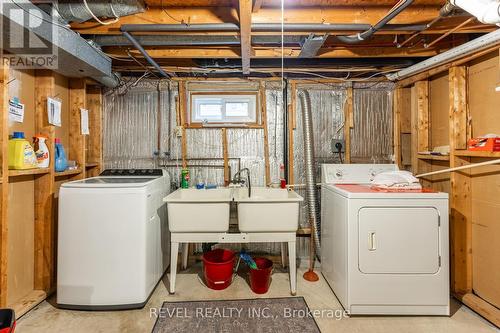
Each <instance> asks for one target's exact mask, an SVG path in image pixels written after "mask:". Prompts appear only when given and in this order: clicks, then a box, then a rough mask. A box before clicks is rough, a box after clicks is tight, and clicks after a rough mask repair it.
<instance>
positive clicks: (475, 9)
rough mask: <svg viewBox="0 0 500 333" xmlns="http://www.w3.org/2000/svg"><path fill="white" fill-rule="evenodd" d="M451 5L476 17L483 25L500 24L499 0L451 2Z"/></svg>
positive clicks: (456, 0) (458, 0) (455, 0)
mask: <svg viewBox="0 0 500 333" xmlns="http://www.w3.org/2000/svg"><path fill="white" fill-rule="evenodd" d="M450 3H451V4H452V5H454V6H457V7H460V8H462V9H463V10H465V11H466V12H468V13H470V14H472V15H474V16H475V17H477V19H478V20H479V21H480V22H482V23H485V24H496V25H499V24H500V2H498V1H497V0H450Z"/></svg>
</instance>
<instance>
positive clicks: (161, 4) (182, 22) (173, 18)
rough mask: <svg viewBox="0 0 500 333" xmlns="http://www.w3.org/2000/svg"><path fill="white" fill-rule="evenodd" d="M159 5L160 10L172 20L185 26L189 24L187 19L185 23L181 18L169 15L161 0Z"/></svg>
mask: <svg viewBox="0 0 500 333" xmlns="http://www.w3.org/2000/svg"><path fill="white" fill-rule="evenodd" d="M160 6H161V10H162V11H164V12H165V14H167V16H168V17H170V18H171V19H172V20H174V21H175V22H177V23H180V24H185V25H186V26H189V20H188V23H186V22H185V21H184V20H183V19H181V20H179V19H176V18H175V17H173V16H172V15H170V13H169V12H167V9H166V8H165V6H163V0H161V1H160Z"/></svg>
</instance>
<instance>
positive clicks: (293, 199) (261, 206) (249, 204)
mask: <svg viewBox="0 0 500 333" xmlns="http://www.w3.org/2000/svg"><path fill="white" fill-rule="evenodd" d="M303 200H304V198H302V197H301V196H300V195H298V194H297V193H296V192H295V191H289V190H286V189H278V188H267V187H257V188H255V187H252V190H251V197H248V189H247V188H238V189H235V192H234V201H235V202H237V204H238V226H239V229H240V231H241V232H295V231H297V228H298V226H299V203H300V202H301V201H303Z"/></svg>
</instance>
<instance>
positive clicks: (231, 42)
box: [84, 34, 306, 47]
mask: <svg viewBox="0 0 500 333" xmlns="http://www.w3.org/2000/svg"><path fill="white" fill-rule="evenodd" d="M84 37H86V38H87V39H91V40H93V41H94V42H95V43H96V44H98V45H100V46H101V47H104V46H132V43H131V42H130V41H129V40H128V39H127V38H125V37H124V36H117V35H94V36H84ZM134 37H135V39H136V40H137V41H138V42H139V43H140V44H141V45H142V46H144V47H147V46H151V47H153V46H159V47H161V46H217V45H220V46H222V45H226V46H238V45H240V38H239V37H238V36H230V35H222V36H221V35H215V34H213V35H192V34H189V35H135V36H134ZM305 38H306V36H300V35H297V36H284V38H283V40H284V43H285V45H290V44H293V45H300V43H301V42H303V40H304V39H305ZM252 45H281V35H269V36H253V37H252Z"/></svg>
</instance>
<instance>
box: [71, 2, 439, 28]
mask: <svg viewBox="0 0 500 333" xmlns="http://www.w3.org/2000/svg"><path fill="white" fill-rule="evenodd" d="M250 8H252V4H250ZM390 8H391V7H390V6H388V7H386V6H368V7H333V8H323V7H318V8H286V23H324V24H329V23H330V24H331V23H361V24H375V23H376V22H377V21H378V20H379V19H380V18H382V17H383V16H384V15H386V14H387V12H388V11H389V10H390ZM438 13H439V6H412V7H410V8H408V9H407V10H405V11H404V12H402V13H401V14H400V15H398V16H397V17H396V18H394V19H393V20H392V21H391V24H425V23H427V22H429V21H431V20H432V19H434V18H435V17H436V16H437V15H438ZM168 14H169V15H166V14H165V11H164V10H163V9H161V8H156V7H153V8H149V9H148V10H147V11H145V12H144V13H139V14H136V15H131V16H124V17H121V18H120V20H119V21H118V22H116V23H114V24H110V25H100V24H96V23H95V22H92V21H89V22H85V23H80V24H76V23H74V24H72V28H73V29H74V30H75V31H78V32H80V33H81V34H119V33H120V26H121V25H123V24H151V23H156V24H179V22H186V23H189V24H200V23H234V24H239V13H238V9H237V8H233V7H193V8H185V7H183V8H169V9H168ZM280 19H281V10H280V9H279V8H266V7H262V8H261V9H260V10H259V11H258V12H254V13H253V15H252V22H253V23H280ZM380 33H385V32H384V31H381V32H380ZM391 33H394V32H391Z"/></svg>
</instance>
